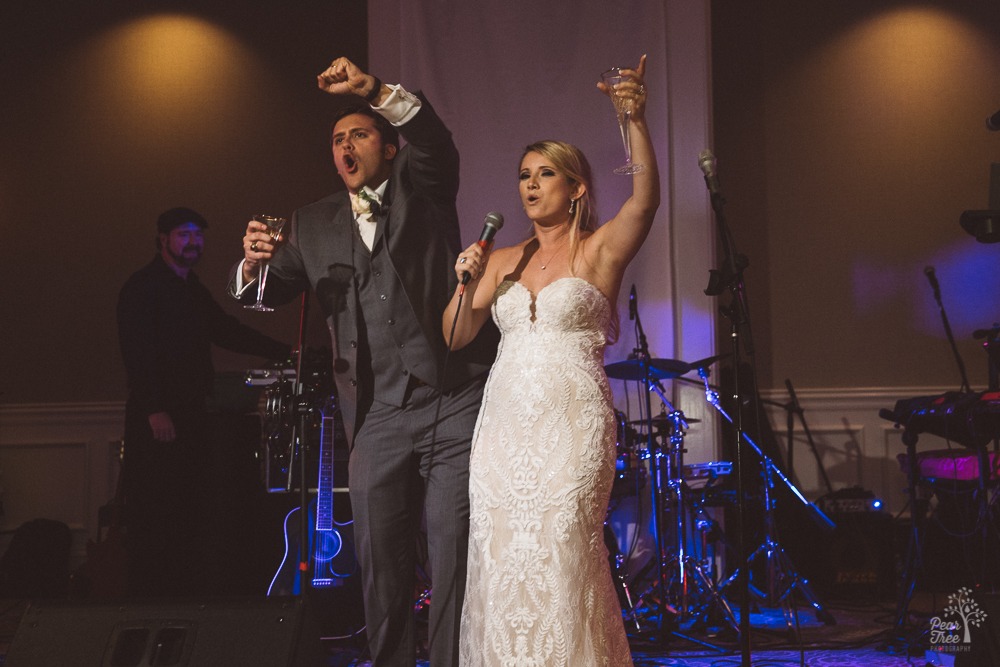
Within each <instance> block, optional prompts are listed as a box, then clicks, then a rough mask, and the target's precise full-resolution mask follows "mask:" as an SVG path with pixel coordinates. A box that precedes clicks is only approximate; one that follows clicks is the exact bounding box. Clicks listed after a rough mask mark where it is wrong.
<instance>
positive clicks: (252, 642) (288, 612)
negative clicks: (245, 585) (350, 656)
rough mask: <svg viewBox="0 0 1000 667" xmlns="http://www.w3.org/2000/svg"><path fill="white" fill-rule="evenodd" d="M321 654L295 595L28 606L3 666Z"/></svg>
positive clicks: (142, 664) (189, 665)
mask: <svg viewBox="0 0 1000 667" xmlns="http://www.w3.org/2000/svg"><path fill="white" fill-rule="evenodd" d="M322 652H323V651H322V646H321V643H320V638H319V631H318V629H316V627H315V624H314V623H313V622H312V621H311V619H310V618H309V614H307V613H306V606H305V604H304V603H303V601H302V600H301V599H299V598H267V599H259V600H258V599H253V600H244V599H240V600H218V601H211V602H205V603H199V602H172V601H164V602H151V603H121V604H112V603H102V604H82V603H72V602H64V601H58V602H32V603H31V604H30V605H29V606H28V608H27V610H26V611H25V613H24V616H23V617H22V618H21V622H20V624H19V625H18V628H17V631H16V633H15V634H14V638H13V640H12V641H11V644H10V648H9V650H8V652H7V661H6V663H5V667H65V666H66V665H87V666H93V667H98V666H99V667H229V666H231V667H253V666H255V665H259V666H260V667H282V666H284V667H306V666H308V667H313V666H314V665H321V664H323V663H322Z"/></svg>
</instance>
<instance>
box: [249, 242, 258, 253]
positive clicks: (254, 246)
mask: <svg viewBox="0 0 1000 667" xmlns="http://www.w3.org/2000/svg"><path fill="white" fill-rule="evenodd" d="M250 249H251V250H253V251H254V252H257V242H256V241H254V242H253V243H251V244H250Z"/></svg>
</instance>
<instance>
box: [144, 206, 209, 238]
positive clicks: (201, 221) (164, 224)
mask: <svg viewBox="0 0 1000 667" xmlns="http://www.w3.org/2000/svg"><path fill="white" fill-rule="evenodd" d="M189 222H193V223H194V224H196V225H198V226H199V227H201V228H202V229H205V228H206V227H208V221H207V220H205V218H203V217H202V216H201V214H200V213H198V212H197V211H193V210H191V209H189V208H184V207H183V206H178V207H177V208H172V209H170V210H169V211H164V212H163V213H161V214H160V217H159V218H158V219H157V221H156V231H158V232H159V233H160V234H169V233H170V231H171V230H173V229H175V228H177V227H180V226H181V225H184V224H187V223H189Z"/></svg>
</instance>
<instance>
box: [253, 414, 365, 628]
mask: <svg viewBox="0 0 1000 667" xmlns="http://www.w3.org/2000/svg"><path fill="white" fill-rule="evenodd" d="M320 415H321V416H320V420H319V457H318V458H319V475H318V480H317V484H316V497H315V498H313V499H312V501H311V502H310V503H309V507H308V515H307V517H308V520H307V530H308V534H307V539H306V540H305V544H306V545H307V548H308V558H303V557H302V552H301V548H302V544H303V540H302V539H301V532H300V531H301V529H300V525H301V521H300V520H299V513H300V512H301V511H302V510H301V508H300V507H295V508H293V509H292V510H291V511H290V512H288V514H287V515H286V516H285V520H284V533H285V553H284V556H283V558H282V560H281V565H279V566H278V570H277V572H275V574H274V577H273V578H272V580H271V584H270V586H269V587H268V591H267V594H268V596H269V597H270V596H289V595H295V596H298V595H303V596H306V597H308V598H309V600H310V603H311V604H312V605H313V606H314V607H317V608H318V611H319V614H318V615H317V618H320V619H322V621H321V625H323V628H322V629H323V631H324V633H334V634H338V635H340V636H345V637H346V636H350V635H353V634H356V633H357V632H359V631H360V627H359V625H360V624H361V623H363V621H361V620H360V619H361V618H362V616H363V615H362V613H361V611H362V610H361V606H362V602H361V584H360V576H358V561H357V558H356V556H355V554H354V521H353V520H347V521H343V522H341V521H337V519H336V518H335V515H334V485H333V464H334V457H333V434H334V426H335V424H336V422H335V410H334V409H333V405H332V401H328V402H327V404H325V405H324V406H323V407H322V409H321V410H320ZM303 439H304V438H303ZM300 455H303V454H301V453H300ZM326 638H333V637H326Z"/></svg>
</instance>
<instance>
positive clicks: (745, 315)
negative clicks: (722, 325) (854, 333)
mask: <svg viewBox="0 0 1000 667" xmlns="http://www.w3.org/2000/svg"><path fill="white" fill-rule="evenodd" d="M714 163H715V158H714V157H713V156H712V155H711V153H708V152H707V151H706V152H703V153H702V156H701V159H700V160H699V164H700V166H701V168H702V171H704V173H705V184H706V185H707V186H708V190H709V193H710V195H711V202H712V210H713V212H714V213H715V221H716V224H717V226H718V231H719V241H720V243H721V245H722V250H723V253H724V256H723V261H722V267H721V268H719V269H711V270H710V271H709V276H710V277H709V283H708V287H707V288H705V294H706V295H708V296H719V295H721V294H722V293H723V292H724V291H726V290H728V291H729V294H730V305H729V307H728V308H726V307H722V308H721V311H722V313H723V315H725V316H726V317H727V318H728V319H729V322H730V338H731V342H732V347H733V352H732V354H733V401H734V405H735V407H736V419H735V421H734V422H733V426H734V427H735V429H736V435H735V451H736V501H737V502H736V505H737V517H738V519H737V522H738V523H739V528H738V530H737V540H736V549H737V553H738V554H739V558H740V561H741V563H742V564H743V565H742V567H740V568H739V572H738V574H739V578H738V581H737V589H738V592H739V600H740V604H739V607H740V622H739V639H740V641H739V644H740V660H741V663H740V664H741V665H742V666H743V667H750V557H749V552H748V550H747V541H748V540H747V535H746V489H744V483H743V470H744V463H745V457H744V447H743V438H744V436H743V430H744V429H743V409H742V405H743V399H742V397H741V396H740V382H739V376H740V360H741V356H740V335H741V332H742V333H743V334H745V336H746V338H745V340H744V345H745V346H746V350H747V354H748V356H750V357H751V358H752V357H753V340H752V336H751V330H750V321H749V307H748V304H747V295H746V284H745V283H744V281H743V271H744V270H745V269H746V268H747V266H749V261H748V260H747V258H746V255H743V254H740V253H738V252H737V251H736V243H735V241H734V240H733V237H732V234H731V233H730V231H729V227H728V225H727V224H726V216H725V213H724V211H723V209H724V207H725V203H726V200H725V197H723V196H722V191H721V189H720V188H719V184H718V180H717V179H716V176H715V164H714Z"/></svg>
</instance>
